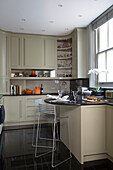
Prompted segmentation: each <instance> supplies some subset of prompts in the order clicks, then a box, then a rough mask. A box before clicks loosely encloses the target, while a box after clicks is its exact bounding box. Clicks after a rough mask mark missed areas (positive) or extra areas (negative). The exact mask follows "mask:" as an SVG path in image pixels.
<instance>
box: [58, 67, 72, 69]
mask: <svg viewBox="0 0 113 170" xmlns="http://www.w3.org/2000/svg"><path fill="white" fill-rule="evenodd" d="M57 69H58V70H65V69H72V67H57Z"/></svg>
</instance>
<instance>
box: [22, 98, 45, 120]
mask: <svg viewBox="0 0 113 170" xmlns="http://www.w3.org/2000/svg"><path fill="white" fill-rule="evenodd" d="M45 98H46V96H45V95H43V96H42V95H41V96H37V97H36V96H30V97H25V109H26V111H25V113H26V119H25V120H26V121H32V122H33V121H34V116H35V113H36V111H38V108H37V107H36V104H37V101H36V100H37V99H42V103H44V99H45Z"/></svg>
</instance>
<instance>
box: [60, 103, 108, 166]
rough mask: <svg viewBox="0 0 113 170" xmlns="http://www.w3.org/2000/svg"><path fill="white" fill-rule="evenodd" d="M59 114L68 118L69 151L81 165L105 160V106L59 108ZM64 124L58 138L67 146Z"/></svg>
mask: <svg viewBox="0 0 113 170" xmlns="http://www.w3.org/2000/svg"><path fill="white" fill-rule="evenodd" d="M60 114H65V115H67V116H68V117H69V122H70V146H71V151H72V153H73V155H74V156H75V157H76V159H77V160H78V161H79V162H80V163H81V164H83V163H84V162H86V161H91V160H98V159H102V158H103V159H104V158H107V154H106V153H107V151H106V106H105V105H88V106H60ZM64 123H65V122H61V124H60V131H61V132H60V138H61V140H62V141H63V142H64V143H65V145H66V146H68V145H67V140H66V139H67V137H66V135H65V129H66V126H65V124H64Z"/></svg>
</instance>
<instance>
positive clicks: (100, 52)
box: [94, 21, 113, 84]
mask: <svg viewBox="0 0 113 170" xmlns="http://www.w3.org/2000/svg"><path fill="white" fill-rule="evenodd" d="M101 26H102V25H101ZM94 33H95V48H96V50H95V63H96V67H97V68H98V55H99V54H102V53H105V60H106V61H105V69H107V52H108V51H110V50H113V46H112V47H110V48H109V21H107V48H106V49H105V50H102V51H100V46H99V45H100V43H99V40H100V37H99V35H100V27H98V28H97V29H96V30H94ZM99 83H100V84H111V83H113V80H112V81H110V82H108V81H107V73H106V77H105V81H103V82H102V81H99Z"/></svg>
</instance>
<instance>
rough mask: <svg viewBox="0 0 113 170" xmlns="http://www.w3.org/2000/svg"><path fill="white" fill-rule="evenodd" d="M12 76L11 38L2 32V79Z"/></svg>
mask: <svg viewBox="0 0 113 170" xmlns="http://www.w3.org/2000/svg"><path fill="white" fill-rule="evenodd" d="M9 76H10V58H9V37H8V35H7V34H6V33H4V32H0V77H9Z"/></svg>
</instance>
